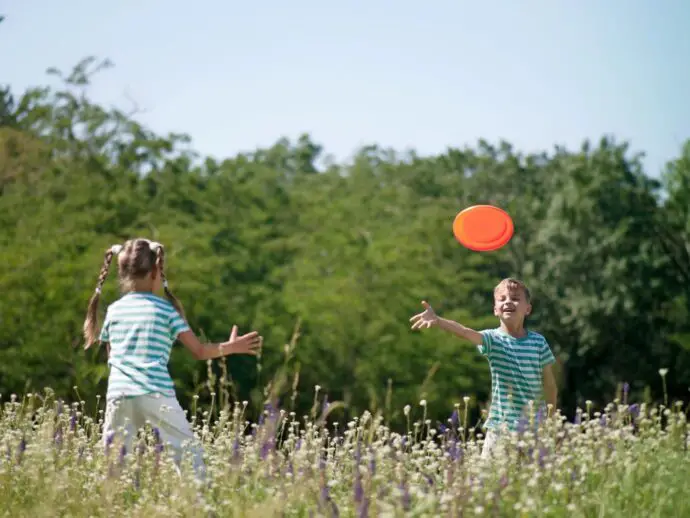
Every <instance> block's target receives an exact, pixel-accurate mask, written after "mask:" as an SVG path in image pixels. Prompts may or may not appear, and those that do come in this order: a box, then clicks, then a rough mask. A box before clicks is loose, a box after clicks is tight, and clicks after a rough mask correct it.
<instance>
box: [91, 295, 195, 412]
mask: <svg viewBox="0 0 690 518" xmlns="http://www.w3.org/2000/svg"><path fill="white" fill-rule="evenodd" d="M188 330H189V326H188V325H187V323H186V322H185V321H184V320H183V319H182V317H181V316H180V314H179V313H178V312H177V310H176V309H175V307H174V306H173V305H172V304H171V303H170V302H169V301H167V300H166V299H163V298H161V297H159V296H157V295H154V294H153V293H145V292H133V293H127V294H126V295H124V296H123V297H122V298H120V299H119V300H118V301H117V302H115V303H113V304H111V305H110V306H109V307H108V310H107V312H106V316H105V322H104V323H103V328H102V329H101V334H100V340H101V341H102V342H109V343H110V357H109V358H108V364H109V365H110V377H109V378H108V393H107V396H106V397H107V399H108V400H113V399H116V398H119V397H131V396H140V395H143V394H150V393H154V392H157V393H160V394H164V395H167V396H174V395H175V389H174V385H173V381H172V378H171V377H170V373H169V372H168V360H169V358H170V351H171V349H172V345H173V343H174V342H175V340H176V339H177V337H178V336H179V335H180V333H183V332H185V331H188Z"/></svg>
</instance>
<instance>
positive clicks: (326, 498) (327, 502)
mask: <svg viewBox="0 0 690 518" xmlns="http://www.w3.org/2000/svg"><path fill="white" fill-rule="evenodd" d="M322 506H324V507H326V508H327V509H329V508H330V511H331V516H339V514H340V513H339V512H338V506H337V505H335V502H334V501H333V500H332V499H331V494H330V492H329V490H328V486H327V485H326V484H321V492H320V498H319V509H322Z"/></svg>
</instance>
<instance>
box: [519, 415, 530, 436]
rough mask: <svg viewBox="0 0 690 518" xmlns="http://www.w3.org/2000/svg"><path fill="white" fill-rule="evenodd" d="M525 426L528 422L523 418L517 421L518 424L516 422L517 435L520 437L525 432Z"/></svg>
mask: <svg viewBox="0 0 690 518" xmlns="http://www.w3.org/2000/svg"><path fill="white" fill-rule="evenodd" d="M527 424H528V421H527V419H525V418H524V417H521V418H520V419H518V422H517V432H518V434H520V435H522V434H523V433H524V432H525V430H527Z"/></svg>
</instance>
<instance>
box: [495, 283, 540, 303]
mask: <svg viewBox="0 0 690 518" xmlns="http://www.w3.org/2000/svg"><path fill="white" fill-rule="evenodd" d="M503 287H505V288H507V289H508V290H522V292H523V293H524V294H525V298H526V299H527V302H531V300H532V295H531V293H530V291H529V288H528V287H527V285H526V284H525V283H524V282H522V281H520V280H518V279H514V278H513V277H508V278H506V279H503V280H502V281H501V282H499V283H498V284H497V285H496V287H495V288H494V298H495V297H496V292H498V290H499V289H501V288H503Z"/></svg>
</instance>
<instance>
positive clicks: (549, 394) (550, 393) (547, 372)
mask: <svg viewBox="0 0 690 518" xmlns="http://www.w3.org/2000/svg"><path fill="white" fill-rule="evenodd" d="M552 367H553V364H551V363H550V364H548V365H545V366H544V369H543V371H542V372H543V378H544V398H545V399H546V404H548V405H551V411H552V412H555V411H556V403H557V402H558V387H557V386H556V377H555V376H554V374H553V368H552Z"/></svg>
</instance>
